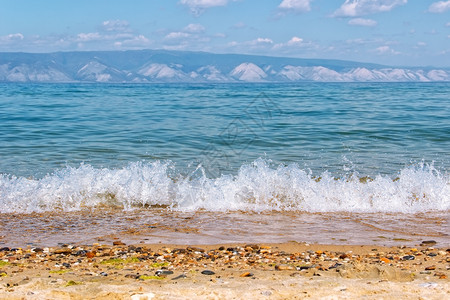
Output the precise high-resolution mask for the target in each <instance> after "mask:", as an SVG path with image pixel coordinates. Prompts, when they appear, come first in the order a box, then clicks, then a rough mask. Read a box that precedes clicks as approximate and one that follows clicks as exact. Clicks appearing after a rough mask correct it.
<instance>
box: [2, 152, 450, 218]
mask: <svg viewBox="0 0 450 300" xmlns="http://www.w3.org/2000/svg"><path fill="white" fill-rule="evenodd" d="M205 174H206V172H205V169H204V168H203V167H202V166H198V167H197V169H196V170H195V171H194V172H192V173H190V174H188V175H182V174H181V173H177V171H176V169H175V167H174V164H173V163H171V162H161V161H153V162H134V163H130V164H129V165H127V166H126V167H123V168H118V169H108V168H94V167H92V166H91V165H87V164H81V165H80V166H79V167H76V168H74V167H66V168H64V169H61V170H58V171H56V172H54V173H52V174H48V175H46V176H45V177H43V178H41V179H30V178H25V177H16V176H12V175H6V174H1V175H0V212H1V213H32V212H42V211H77V210H82V209H86V208H97V207H120V208H123V209H125V210H129V209H134V208H136V207H154V206H156V207H167V209H173V210H181V211H196V210H207V211H238V210H242V211H252V212H253V211H254V212H260V211H267V210H276V211H306V212H356V213H374V212H402V213H419V212H425V211H447V210H450V176H449V174H448V173H447V172H440V171H438V170H436V169H435V168H434V167H433V165H427V164H417V165H412V166H409V167H406V168H404V169H402V170H400V171H399V173H398V174H397V175H398V176H396V178H394V179H393V178H392V177H390V176H386V175H378V176H376V177H373V178H368V177H361V176H359V175H358V174H357V173H354V174H352V175H348V176H344V177H342V178H335V177H333V176H332V175H331V174H330V173H328V172H324V173H322V174H321V175H320V176H318V177H316V176H313V175H312V172H311V171H309V170H304V169H301V168H300V167H299V166H298V165H297V164H290V165H278V166H274V165H273V164H271V162H270V161H268V160H264V159H258V160H256V161H254V162H253V163H250V164H244V165H242V166H241V168H240V169H239V171H238V172H237V174H236V175H222V176H220V177H218V178H208V177H207V176H206V175H205Z"/></svg>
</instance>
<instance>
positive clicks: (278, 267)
mask: <svg viewBox="0 0 450 300" xmlns="http://www.w3.org/2000/svg"><path fill="white" fill-rule="evenodd" d="M275 270H277V271H285V270H295V268H294V267H293V266H290V265H276V266H275Z"/></svg>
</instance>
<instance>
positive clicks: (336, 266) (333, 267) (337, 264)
mask: <svg viewBox="0 0 450 300" xmlns="http://www.w3.org/2000/svg"><path fill="white" fill-rule="evenodd" d="M340 266H342V264H340V263H335V264H334V265H332V266H331V267H329V268H328V269H336V268H339V267H340Z"/></svg>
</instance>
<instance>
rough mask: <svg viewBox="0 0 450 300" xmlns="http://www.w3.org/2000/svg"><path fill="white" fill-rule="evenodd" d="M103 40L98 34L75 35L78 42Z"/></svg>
mask: <svg viewBox="0 0 450 300" xmlns="http://www.w3.org/2000/svg"><path fill="white" fill-rule="evenodd" d="M102 39H104V38H103V36H102V35H100V33H98V32H89V33H79V34H77V41H78V42H90V41H98V40H102Z"/></svg>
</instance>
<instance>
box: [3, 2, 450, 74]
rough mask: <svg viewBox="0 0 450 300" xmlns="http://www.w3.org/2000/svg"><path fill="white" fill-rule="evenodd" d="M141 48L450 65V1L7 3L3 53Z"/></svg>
mask: <svg viewBox="0 0 450 300" xmlns="http://www.w3.org/2000/svg"><path fill="white" fill-rule="evenodd" d="M133 49H168V50H186V51H205V52H212V53H238V54H255V55H267V56H286V57H299V58H325V59H341V60H352V61H360V62H372V63H379V64H386V65H396V66H435V67H450V0H448V1H446V0H444V1H436V0H164V1H162V0H161V1H157V0H129V1H123V0H121V1H119V0H89V1H87V0H76V1H75V0H40V1H35V0H0V52H19V51H20V52H39V53H40V52H57V51H90V50H133ZM0 55H1V54H0Z"/></svg>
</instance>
